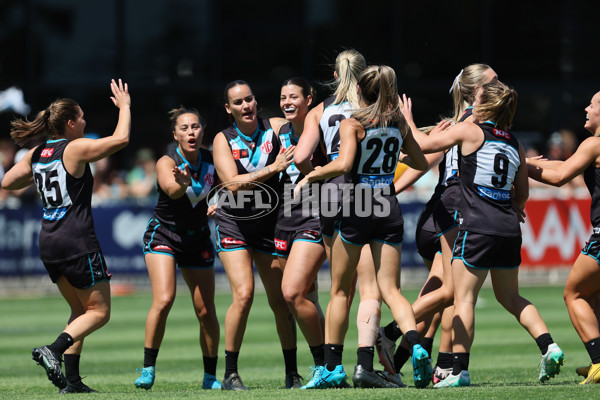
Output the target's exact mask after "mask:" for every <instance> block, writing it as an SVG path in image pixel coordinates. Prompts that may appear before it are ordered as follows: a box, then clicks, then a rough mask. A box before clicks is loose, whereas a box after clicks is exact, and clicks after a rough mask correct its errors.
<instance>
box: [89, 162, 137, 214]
mask: <svg viewBox="0 0 600 400" xmlns="http://www.w3.org/2000/svg"><path fill="white" fill-rule="evenodd" d="M112 164H113V163H112V162H111V159H110V158H103V159H101V160H98V161H96V162H95V163H94V172H93V173H94V193H93V194H92V203H93V204H94V205H97V204H103V203H110V202H114V201H122V200H124V199H125V198H126V197H127V195H128V193H129V188H128V187H127V184H126V183H125V181H124V180H123V178H122V177H121V174H120V172H119V170H117V169H115V168H114V167H113V165H112Z"/></svg>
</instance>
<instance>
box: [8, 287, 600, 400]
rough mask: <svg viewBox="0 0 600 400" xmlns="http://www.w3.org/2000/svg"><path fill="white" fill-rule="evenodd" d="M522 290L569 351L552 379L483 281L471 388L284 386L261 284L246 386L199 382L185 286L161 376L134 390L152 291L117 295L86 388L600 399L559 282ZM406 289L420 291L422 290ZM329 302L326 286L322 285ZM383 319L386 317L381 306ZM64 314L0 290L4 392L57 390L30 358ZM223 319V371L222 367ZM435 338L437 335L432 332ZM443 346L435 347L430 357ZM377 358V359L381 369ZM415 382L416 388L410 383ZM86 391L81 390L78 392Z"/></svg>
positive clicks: (243, 357)
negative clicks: (206, 387)
mask: <svg viewBox="0 0 600 400" xmlns="http://www.w3.org/2000/svg"><path fill="white" fill-rule="evenodd" d="M522 294H523V295H524V296H525V297H527V298H528V299H529V300H531V301H532V302H533V303H534V304H535V305H536V306H537V307H538V309H539V310H540V312H541V314H542V317H543V318H544V319H545V321H546V323H547V325H548V327H549V329H550V333H551V334H552V336H553V338H554V340H555V341H556V342H557V343H558V344H559V345H560V346H561V348H562V349H563V351H564V352H565V355H566V364H565V366H564V367H563V370H562V372H561V374H560V375H559V376H557V377H556V378H554V379H552V380H551V381H550V383H547V384H543V385H542V384H539V383H538V382H537V376H538V372H537V369H536V368H537V365H538V362H539V359H540V354H539V350H538V348H537V346H536V344H535V342H534V340H533V339H532V338H531V337H530V336H529V335H528V334H527V333H526V332H525V331H524V330H523V329H522V328H521V327H520V325H519V324H518V323H517V322H516V321H515V320H514V318H513V317H512V316H511V315H509V314H508V313H507V312H506V311H504V310H503V309H501V307H500V306H499V305H498V303H497V302H496V301H495V299H494V296H493V293H492V292H491V290H490V289H486V288H484V289H483V291H482V294H481V299H480V302H479V304H478V308H477V310H476V335H475V343H474V346H473V349H472V352H471V363H470V372H471V382H472V386H471V387H469V388H458V389H443V390H434V389H432V388H431V385H430V386H429V387H428V388H427V389H423V390H419V389H415V388H414V386H413V381H412V370H411V368H410V366H409V365H408V366H405V368H404V370H403V371H402V372H403V373H404V381H405V383H407V384H408V385H409V388H405V389H339V390H325V391H300V390H293V391H290V390H285V389H283V387H284V372H283V357H282V353H281V347H280V346H279V342H278V339H277V335H276V333H275V327H274V321H273V316H272V314H271V312H270V310H269V308H268V305H267V301H266V297H265V295H264V294H263V293H257V295H256V298H255V301H254V305H253V308H252V312H251V315H250V319H249V323H248V328H247V330H246V335H245V339H244V344H243V347H242V350H241V353H240V359H239V366H240V375H241V376H242V378H243V379H244V383H245V384H246V385H247V386H249V387H250V389H251V390H250V391H248V392H243V393H242V392H235V393H232V392H225V391H203V390H201V389H200V387H201V379H202V374H203V369H202V357H201V353H200V348H199V345H198V324H197V322H196V320H195V317H194V315H193V312H192V307H191V303H190V299H189V295H188V293H186V292H184V291H183V290H180V291H179V297H178V299H177V300H176V302H175V305H174V307H173V309H172V311H171V314H170V316H169V322H168V325H167V332H166V336H165V340H164V342H163V345H162V348H161V350H160V354H159V357H158V362H157V378H156V382H155V385H154V387H153V388H152V389H151V390H149V391H144V390H138V389H136V388H135V387H134V385H133V381H134V380H135V378H136V377H137V376H138V374H137V373H136V371H135V369H136V368H137V367H141V366H142V359H143V340H144V321H145V317H146V313H147V310H148V308H149V306H150V302H151V296H150V294H149V293H140V294H135V295H130V296H125V297H113V311H112V317H111V321H110V322H109V324H108V325H107V326H105V327H104V328H102V329H101V330H99V331H98V332H96V333H93V334H92V335H91V336H90V337H88V338H87V339H86V344H85V348H84V353H83V356H82V360H81V374H82V376H87V378H86V379H85V380H84V382H85V383H87V384H88V385H89V386H90V387H92V388H95V389H97V390H99V391H100V392H101V393H98V394H92V395H85V396H93V398H98V399H100V398H105V399H146V398H148V399H169V398H173V399H175V398H177V399H179V398H198V397H200V396H202V397H209V396H210V397H211V398H244V399H275V398H276V399H296V398H307V399H308V398H311V399H314V398H323V399H330V398H340V399H341V398H344V399H357V400H358V399H363V398H373V399H387V398H403V399H412V398H415V399H417V398H418V399H454V398H457V397H458V398H461V399H482V398H489V399H492V398H502V399H510V398H512V399H550V398H560V399H570V398H572V399H589V398H600V387H596V386H581V385H577V383H578V382H579V381H580V380H581V378H579V377H578V376H577V375H576V374H575V372H574V369H575V367H577V366H580V365H585V364H587V363H588V362H589V358H588V356H587V353H586V352H585V349H584V347H583V345H582V344H581V342H580V340H579V338H578V336H577V334H576V333H575V330H574V329H573V327H572V325H571V323H570V321H569V317H568V315H567V311H566V308H565V305H564V303H563V301H562V288H559V287H537V288H524V289H522ZM405 295H406V296H407V297H408V298H409V300H411V301H412V300H414V298H415V296H416V291H407V292H406V293H405ZM216 300H217V312H218V314H219V319H220V320H221V323H222V321H223V318H224V315H225V311H226V309H227V307H228V306H229V303H230V298H229V295H228V294H226V293H225V294H219V295H217V299H216ZM321 300H322V303H323V308H325V306H326V301H327V294H326V293H322V294H321ZM383 311H384V313H383V318H382V321H385V322H386V323H387V322H388V321H389V320H390V313H389V310H387V308H386V307H385V306H384V310H383ZM66 316H67V306H66V303H65V302H64V300H62V298H60V297H59V296H58V295H57V296H52V297H43V298H2V299H0V398H1V399H47V398H54V397H55V396H56V393H57V389H56V388H55V387H54V386H52V384H51V383H50V381H48V379H47V378H46V375H45V373H44V371H43V369H42V368H41V367H39V366H37V365H35V363H34V362H33V361H32V360H31V349H32V348H33V347H35V346H40V345H43V344H48V343H50V342H51V341H53V340H54V338H55V337H56V336H57V335H58V333H60V331H61V329H62V327H63V325H62V323H61V321H64V320H65V319H66ZM355 318H356V302H355V305H354V306H353V311H352V314H351V323H350V330H349V332H348V335H347V338H346V347H345V351H344V367H345V369H346V373H347V374H349V375H351V374H352V371H353V369H354V364H355V363H356V340H357V335H356V325H355ZM223 334H224V331H223V328H222V329H221V347H220V349H219V357H220V358H219V365H218V369H217V376H218V378H219V379H221V378H222V376H223V371H224V360H223V354H224V350H223ZM436 339H437V338H436ZM436 354H437V346H434V356H435V355H436ZM311 360H312V358H311V356H310V352H309V351H308V346H307V344H306V342H305V341H304V339H303V338H302V335H301V333H300V332H299V339H298V366H299V372H300V374H301V375H306V374H307V373H308V372H309V366H310V364H311ZM378 367H379V364H378V363H376V368H378ZM411 386H412V387H411ZM76 396H83V395H76Z"/></svg>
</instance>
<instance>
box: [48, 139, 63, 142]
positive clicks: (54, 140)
mask: <svg viewBox="0 0 600 400" xmlns="http://www.w3.org/2000/svg"><path fill="white" fill-rule="evenodd" d="M63 140H67V139H51V140H46V143H58V142H62V141H63Z"/></svg>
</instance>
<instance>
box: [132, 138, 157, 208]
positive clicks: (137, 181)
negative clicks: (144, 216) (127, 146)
mask: <svg viewBox="0 0 600 400" xmlns="http://www.w3.org/2000/svg"><path fill="white" fill-rule="evenodd" d="M126 182H127V185H128V186H129V196H131V197H133V198H135V199H146V198H148V196H150V195H151V194H153V193H154V185H155V183H156V159H155V157H154V152H153V151H152V150H151V149H149V148H147V147H142V148H141V149H139V150H138V151H137V152H136V153H135V165H134V167H133V168H132V169H131V171H129V172H128V173H127V177H126Z"/></svg>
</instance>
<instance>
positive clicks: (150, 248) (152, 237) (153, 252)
mask: <svg viewBox="0 0 600 400" xmlns="http://www.w3.org/2000/svg"><path fill="white" fill-rule="evenodd" d="M153 220H155V221H156V222H158V223H157V224H156V226H155V227H154V229H153V232H152V235H150V240H149V241H148V244H147V245H146V243H144V250H143V252H144V254H162V255H165V256H170V257H173V258H175V256H174V255H173V254H169V253H163V252H162V251H153V250H152V247H151V246H150V243H152V241H153V240H154V235H155V234H156V230H157V229H158V227H159V226H160V221H159V220H158V219H156V218H150V221H148V225H147V227H146V230H148V227H150V223H151V222H152V221H153ZM146 247H148V250H147V251H146Z"/></svg>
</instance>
